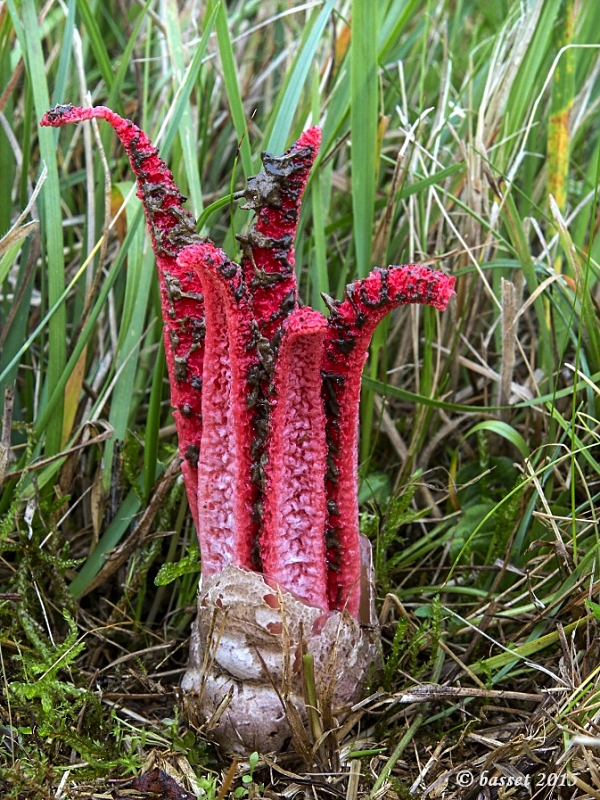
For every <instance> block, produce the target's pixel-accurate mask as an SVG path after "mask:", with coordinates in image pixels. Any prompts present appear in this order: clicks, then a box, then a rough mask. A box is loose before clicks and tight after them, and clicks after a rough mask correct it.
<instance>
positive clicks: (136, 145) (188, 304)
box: [40, 105, 205, 523]
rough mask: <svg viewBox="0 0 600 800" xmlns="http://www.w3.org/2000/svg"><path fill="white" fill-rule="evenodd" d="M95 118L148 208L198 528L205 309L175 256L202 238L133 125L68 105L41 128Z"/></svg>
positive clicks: (102, 111)
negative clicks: (106, 128)
mask: <svg viewBox="0 0 600 800" xmlns="http://www.w3.org/2000/svg"><path fill="white" fill-rule="evenodd" d="M92 118H99V119H105V120H106V121H107V122H109V123H110V124H111V125H112V127H113V128H114V129H115V131H116V133H117V136H118V137H119V139H120V140H121V142H122V144H123V146H124V147H125V151H126V152H127V155H128V156H129V161H130V163H131V168H132V169H133V172H134V174H135V177H136V179H137V186H138V190H137V195H138V197H139V198H140V200H141V201H142V203H143V206H144V212H145V214H146V220H147V222H148V228H149V230H150V235H151V237H152V246H153V249H154V254H155V256H156V265H157V268H158V278H159V283H160V295H161V304H162V317H163V324H164V330H163V333H164V340H165V358H166V362H167V370H168V375H169V384H170V386H171V403H172V405H173V408H174V411H173V416H174V418H175V424H176V426H177V436H178V440H179V452H180V454H181V457H182V459H183V461H182V465H181V468H182V471H183V474H184V478H185V485H186V490H187V494H188V499H189V503H190V508H191V509H192V515H193V517H194V522H195V523H197V512H196V494H197V488H198V479H197V471H198V457H199V452H200V440H201V436H202V408H201V404H202V370H203V362H204V335H205V324H204V304H203V298H202V286H201V283H200V278H199V275H198V273H197V272H196V271H195V270H194V269H191V268H190V267H189V266H188V265H185V266H181V265H180V264H179V263H178V261H177V256H178V254H179V253H180V252H181V250H182V249H183V248H184V247H186V246H188V245H190V244H193V243H194V242H200V241H202V239H201V237H200V236H198V234H197V233H196V226H195V220H194V218H193V216H192V215H191V214H190V212H189V211H188V210H187V209H185V208H184V207H183V205H182V203H183V202H184V201H185V199H186V198H185V197H183V195H182V194H181V193H180V192H179V189H178V188H177V186H176V185H175V180H174V178H173V174H172V173H171V171H170V170H169V168H168V167H167V165H166V164H165V163H164V161H163V160H162V159H161V158H160V157H159V155H158V150H157V149H156V148H155V147H154V146H153V145H152V143H151V142H150V139H149V138H148V137H147V136H146V134H145V133H144V132H143V131H142V130H140V128H138V127H137V125H134V123H133V122H131V121H130V120H128V119H123V118H122V117H120V116H119V115H118V114H115V112H114V111H111V109H110V108H106V107H105V106H96V107H95V108H76V107H73V106H68V105H67V106H57V107H56V108H54V109H52V110H51V111H48V113H47V114H46V115H45V116H44V118H43V119H42V121H41V123H40V124H41V125H44V126H50V127H54V128H57V127H60V126H62V125H66V124H68V123H71V122H82V121H83V120H89V119H92Z"/></svg>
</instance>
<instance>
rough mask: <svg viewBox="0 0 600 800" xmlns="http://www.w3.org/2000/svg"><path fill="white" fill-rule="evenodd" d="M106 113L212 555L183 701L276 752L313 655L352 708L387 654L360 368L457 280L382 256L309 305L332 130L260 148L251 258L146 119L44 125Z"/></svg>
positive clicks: (320, 685)
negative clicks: (317, 193) (370, 537)
mask: <svg viewBox="0 0 600 800" xmlns="http://www.w3.org/2000/svg"><path fill="white" fill-rule="evenodd" d="M93 117H96V118H102V119H105V120H107V121H108V122H109V123H110V124H111V125H112V126H113V128H114V129H115V131H116V133H117V135H118V136H119V138H120V140H121V142H122V143H123V145H124V147H125V150H126V152H127V155H128V157H129V160H130V163H131V167H132V169H133V171H134V173H135V176H136V179H137V187H138V192H137V194H138V197H139V198H140V199H141V201H142V204H143V206H144V211H145V214H146V220H147V223H148V228H149V230H150V235H151V237H152V244H153V248H154V252H155V256H156V263H157V268H158V277H159V282H160V293H161V302H162V316H163V322H164V338H165V353H166V361H167V367H168V376H169V382H170V386H171V403H172V405H173V408H174V417H175V421H176V426H177V433H178V437H179V452H180V455H181V458H182V471H183V477H184V481H185V486H186V490H187V495H188V498H189V503H190V507H191V510H192V516H193V519H194V523H195V525H196V529H197V533H198V539H199V543H200V553H201V558H202V577H201V582H200V590H199V595H198V616H197V620H196V623H195V627H194V629H193V632H192V640H191V648H190V662H189V667H188V670H187V673H186V675H185V677H184V680H183V689H184V692H185V706H186V710H187V712H188V714H189V716H190V717H191V718H192V719H193V720H194V721H197V722H198V723H201V724H202V725H204V726H205V728H206V730H207V731H208V732H209V733H210V735H211V736H212V737H213V738H214V740H215V741H216V742H218V743H219V744H221V745H222V747H223V748H224V750H225V751H227V752H238V753H247V752H251V751H252V750H254V749H259V750H262V751H269V750H278V749H281V748H282V747H283V746H284V745H285V743H286V742H287V740H288V739H289V737H290V735H291V733H292V732H294V731H296V732H297V730H298V729H297V722H298V720H300V721H301V722H302V721H304V722H305V721H306V709H305V703H304V700H303V668H302V665H303V659H302V657H301V656H302V655H303V654H306V653H308V654H310V655H312V657H313V659H314V665H315V672H316V682H317V691H318V692H319V693H320V697H321V699H322V701H323V702H324V703H329V705H330V710H329V711H330V715H337V718H338V719H341V718H342V717H343V715H344V714H345V713H347V711H348V709H349V707H350V706H351V705H352V704H353V703H354V702H356V701H357V700H359V699H360V697H361V693H362V691H363V689H364V685H365V682H366V679H367V676H368V675H369V672H370V671H372V670H373V668H374V667H375V669H376V667H377V664H378V662H379V648H378V630H377V618H376V616H375V612H374V602H373V596H374V589H373V575H372V564H371V549H370V544H369V542H368V541H367V540H366V539H364V537H362V536H361V535H360V532H359V526H358V500H357V494H358V491H357V490H358V464H357V443H358V405H359V397H360V382H361V374H362V369H363V366H364V363H365V360H366V358H367V350H368V346H369V342H370V339H371V336H372V334H373V332H374V330H375V328H376V326H377V324H378V323H379V322H380V321H381V320H382V319H383V317H384V316H385V315H386V314H387V313H389V311H391V310H392V309H393V308H396V307H398V306H401V305H404V304H406V303H424V304H427V305H431V306H433V307H435V308H437V309H439V310H443V309H444V308H445V307H446V305H447V303H448V300H449V299H450V297H451V296H452V295H453V294H454V291H453V286H454V279H453V278H451V277H449V276H447V275H445V274H444V273H442V272H439V271H435V270H432V269H429V268H427V267H423V266H416V265H408V266H399V267H396V266H390V267H387V268H385V269H379V268H375V269H374V271H373V272H372V273H371V274H370V275H369V276H368V277H367V278H365V279H363V280H358V281H355V282H354V283H352V284H350V285H349V286H348V287H347V288H346V292H345V297H344V300H343V301H341V302H336V301H332V300H330V299H329V298H325V299H326V303H327V305H328V307H329V311H330V314H329V317H328V318H326V317H324V316H323V315H322V314H321V313H320V312H318V311H314V310H312V309H310V308H299V306H298V294H297V284H296V274H295V264H294V237H295V234H296V228H297V224H298V217H299V213H300V204H301V200H302V195H303V192H304V189H305V187H306V183H307V180H308V177H309V173H310V170H311V168H312V165H313V163H314V161H315V158H316V156H317V153H318V150H319V145H320V140H321V132H320V129H319V128H317V127H313V128H310V129H308V130H307V131H305V132H304V133H303V134H302V136H301V137H300V138H299V139H298V141H297V142H295V144H293V145H292V147H291V148H290V149H289V150H288V151H287V152H286V153H284V154H283V155H282V156H273V155H270V154H268V153H264V154H263V156H262V160H263V166H264V169H263V171H262V172H261V173H260V174H259V175H257V176H255V177H253V178H251V179H250V180H249V181H248V186H247V188H246V190H245V192H244V197H245V200H246V205H245V208H248V209H251V210H253V211H254V212H255V215H256V216H255V221H254V224H253V225H252V226H251V228H250V229H249V231H248V233H247V234H246V235H244V236H239V237H238V238H239V241H240V243H241V248H242V259H241V264H240V265H238V264H235V263H234V262H232V261H231V260H230V259H229V258H228V257H227V256H226V254H225V253H224V252H223V251H222V250H220V249H219V248H218V247H216V246H215V245H214V244H213V243H212V242H211V241H210V240H208V239H206V238H203V237H201V236H199V235H198V234H197V233H196V228H195V222H194V219H193V217H192V215H191V214H190V213H189V212H188V211H187V210H186V209H185V208H184V206H183V202H184V201H185V198H184V197H183V196H182V195H181V193H180V192H179V190H178V188H177V186H176V185H175V181H174V178H173V175H172V174H171V172H170V171H169V169H168V168H167V166H166V165H165V163H164V162H163V161H162V160H161V159H160V157H159V156H158V151H157V150H156V148H154V147H153V146H152V144H151V142H150V141H149V139H148V137H147V136H146V135H145V134H144V133H143V132H142V131H141V130H140V129H139V128H138V127H137V126H136V125H134V124H133V123H132V122H131V121H129V120H125V119H122V118H121V117H119V116H118V115H117V114H115V113H114V112H113V111H111V110H110V109H108V108H106V107H103V106H98V107H95V108H85V109H84V108H77V107H74V106H70V105H62V106H56V107H55V108H54V109H52V110H50V111H48V112H47V114H46V115H45V116H44V118H43V120H42V122H41V124H42V125H49V126H53V127H59V126H62V125H65V124H67V123H70V122H80V121H83V120H88V119H91V118H93ZM331 718H332V719H333V718H335V717H334V716H331ZM294 720H296V722H294Z"/></svg>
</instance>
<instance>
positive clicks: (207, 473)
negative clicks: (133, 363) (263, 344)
mask: <svg viewBox="0 0 600 800" xmlns="http://www.w3.org/2000/svg"><path fill="white" fill-rule="evenodd" d="M178 264H179V266H180V268H182V269H187V270H190V271H195V272H197V274H198V275H199V277H200V279H201V281H202V286H203V287H204V305H205V312H206V339H205V353H204V382H203V392H202V417H203V421H204V423H203V428H202V441H201V444H200V449H201V453H202V457H201V459H200V462H199V465H198V497H197V508H198V512H197V516H198V538H199V541H200V552H201V555H202V574H203V575H212V574H213V573H215V572H220V571H221V570H222V569H223V567H225V566H226V565H227V564H230V563H233V564H235V565H236V566H238V567H241V568H242V569H256V568H258V567H259V566H260V564H259V562H258V560H257V552H256V541H257V524H256V522H255V520H254V519H253V511H254V503H255V502H256V485H255V484H254V483H253V482H252V480H251V471H252V443H253V429H252V411H251V410H250V409H249V407H248V393H249V388H250V387H249V383H248V376H249V374H250V373H251V368H252V366H253V364H255V363H256V360H257V356H256V348H255V334H254V330H255V326H254V322H253V320H252V317H251V314H250V308H249V303H248V299H247V297H246V294H245V285H244V280H243V276H242V272H241V267H240V266H239V265H238V264H235V263H234V262H232V261H230V260H229V259H228V258H227V256H226V255H225V253H224V252H223V251H222V250H220V249H219V248H218V247H216V246H215V245H214V244H213V243H212V242H208V241H207V242H202V243H200V244H195V245H193V246H191V247H187V248H185V249H184V250H183V251H182V252H181V254H180V255H179V258H178Z"/></svg>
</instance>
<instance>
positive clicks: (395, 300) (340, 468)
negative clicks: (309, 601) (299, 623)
mask: <svg viewBox="0 0 600 800" xmlns="http://www.w3.org/2000/svg"><path fill="white" fill-rule="evenodd" d="M453 294H454V278H452V277H449V276H448V275H446V274H445V273H443V272H438V271H435V270H432V269H429V268H428V267H423V266H415V265H409V266H403V267H388V268H387V269H379V268H376V269H375V270H373V272H372V273H371V274H370V275H369V276H368V277H366V278H365V279H364V280H358V281H355V282H354V283H352V284H350V285H349V286H347V287H346V293H345V299H344V300H343V302H337V303H333V304H332V305H331V316H330V317H329V321H328V328H327V337H326V341H325V355H324V359H323V400H324V404H325V412H326V415H327V424H326V435H327V446H328V455H327V472H326V486H327V497H328V503H327V505H328V520H327V526H326V531H325V537H326V542H327V560H328V563H329V565H330V569H329V574H328V585H329V606H330V608H331V609H340V610H341V609H343V608H346V609H347V610H348V611H349V612H350V614H352V615H353V616H354V617H358V611H359V603H360V569H361V563H360V562H361V559H360V540H359V528H358V408H359V401H360V384H361V376H362V370H363V367H364V364H365V361H366V358H367V352H368V347H369V342H370V341H371V337H372V336H373V333H374V331H375V328H376V327H377V325H378V324H379V323H380V322H381V320H382V319H383V318H384V317H385V316H386V314H388V313H389V312H390V311H391V310H392V309H393V308H397V307H398V306H402V305H405V304H406V303H423V304H426V305H431V306H433V307H434V308H437V309H439V310H440V311H442V310H444V309H445V308H446V305H447V304H448V300H449V299H450V297H452V295H453Z"/></svg>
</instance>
